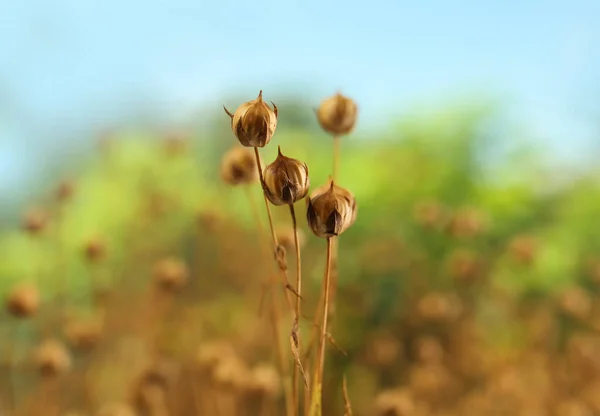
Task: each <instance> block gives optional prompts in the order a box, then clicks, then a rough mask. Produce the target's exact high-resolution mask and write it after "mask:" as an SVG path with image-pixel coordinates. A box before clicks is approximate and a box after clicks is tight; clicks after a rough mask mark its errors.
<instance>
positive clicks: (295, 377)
mask: <svg viewBox="0 0 600 416" xmlns="http://www.w3.org/2000/svg"><path fill="white" fill-rule="evenodd" d="M290 215H291V217H292V225H293V227H294V245H295V247H296V321H297V322H300V317H301V316H302V313H301V312H302V309H301V308H302V306H301V305H302V302H301V299H300V298H301V296H302V262H301V257H300V242H299V241H298V240H299V239H298V223H297V221H296V212H295V210H294V204H293V203H292V204H290ZM296 337H297V340H298V350H300V351H301V348H300V330H298V333H297V334H296ZM299 372H300V369H299V368H298V364H295V365H294V370H293V380H294V381H293V383H294V384H293V386H294V390H293V396H292V397H293V400H294V410H295V414H296V415H297V414H298V404H299V403H298V398H299V377H300V375H299Z"/></svg>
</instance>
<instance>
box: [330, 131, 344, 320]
mask: <svg viewBox="0 0 600 416" xmlns="http://www.w3.org/2000/svg"><path fill="white" fill-rule="evenodd" d="M341 142H342V141H341V136H340V135H337V134H336V135H334V136H333V178H332V179H333V180H334V181H339V175H340V172H339V170H340V169H339V167H340V163H341V159H342V156H341ZM331 270H332V271H331V274H332V277H331V295H330V299H329V303H330V305H331V309H332V310H333V313H334V314H335V311H336V307H335V300H336V294H337V285H338V244H337V240H334V241H333V247H332V258H331ZM332 319H333V317H332Z"/></svg>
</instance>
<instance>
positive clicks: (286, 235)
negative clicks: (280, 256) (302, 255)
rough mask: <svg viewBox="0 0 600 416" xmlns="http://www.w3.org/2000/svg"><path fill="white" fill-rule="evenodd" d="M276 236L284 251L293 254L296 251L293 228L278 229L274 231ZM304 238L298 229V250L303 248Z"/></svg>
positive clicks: (302, 232)
mask: <svg viewBox="0 0 600 416" xmlns="http://www.w3.org/2000/svg"><path fill="white" fill-rule="evenodd" d="M275 233H276V234H277V242H278V243H279V245H281V246H283V248H284V249H285V250H286V251H289V252H293V251H294V250H295V249H296V245H295V243H294V228H293V227H280V228H278V229H277V230H275ZM305 240H306V237H305V235H304V231H303V230H302V229H300V228H299V229H298V245H299V246H300V248H302V247H304V243H305Z"/></svg>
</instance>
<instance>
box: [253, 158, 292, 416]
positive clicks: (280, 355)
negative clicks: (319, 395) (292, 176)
mask: <svg viewBox="0 0 600 416" xmlns="http://www.w3.org/2000/svg"><path fill="white" fill-rule="evenodd" d="M255 151H256V153H255V154H256V157H257V163H260V162H259V158H258V151H257V150H256V148H255ZM257 166H258V169H259V172H260V171H261V170H260V164H258V165H257ZM260 177H261V180H262V173H261V176H260ZM246 196H247V197H248V203H249V204H250V208H251V210H252V212H253V216H254V220H255V222H256V226H257V228H258V231H259V234H260V241H261V244H260V246H261V248H262V250H263V255H264V256H265V257H268V249H267V248H266V247H265V245H264V244H263V241H264V239H263V228H262V224H261V221H260V217H259V215H258V207H257V206H256V201H255V200H254V198H253V197H252V193H251V192H250V191H249V190H247V192H246ZM265 203H266V205H267V213H268V214H269V222H270V223H271V211H270V209H269V204H268V201H267V200H266V198H265ZM271 230H273V226H272V225H271ZM273 236H274V233H273ZM275 241H276V240H275ZM286 281H287V277H286ZM266 287H267V288H268V290H269V291H270V290H271V285H269V284H267V286H266ZM284 292H285V296H286V300H287V302H288V304H289V305H290V306H291V299H289V298H288V296H289V293H288V291H287V289H285V288H284ZM270 298H271V324H272V326H273V337H274V339H275V343H276V345H277V347H276V349H275V350H276V353H277V360H278V363H279V371H281V375H282V377H283V379H284V383H283V391H284V398H285V406H286V415H288V416H290V415H292V414H293V409H294V407H295V406H294V405H293V403H294V402H293V392H292V389H291V386H289V382H288V380H287V379H288V377H289V373H290V371H289V361H288V360H286V359H285V353H284V347H283V346H282V344H281V335H280V331H279V321H280V319H281V312H280V311H279V308H278V305H277V299H276V298H275V296H273V294H271V296H270ZM261 303H262V301H261Z"/></svg>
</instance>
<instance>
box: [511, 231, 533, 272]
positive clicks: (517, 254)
mask: <svg viewBox="0 0 600 416" xmlns="http://www.w3.org/2000/svg"><path fill="white" fill-rule="evenodd" d="M508 249H509V252H510V254H511V255H512V257H513V258H514V259H515V260H516V261H517V262H519V263H521V264H523V265H529V264H531V263H533V261H534V260H535V256H536V254H537V249H538V242H537V240H536V239H535V238H534V237H533V236H529V235H519V236H516V237H515V238H514V239H513V240H512V241H511V242H510V244H509V247H508Z"/></svg>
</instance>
